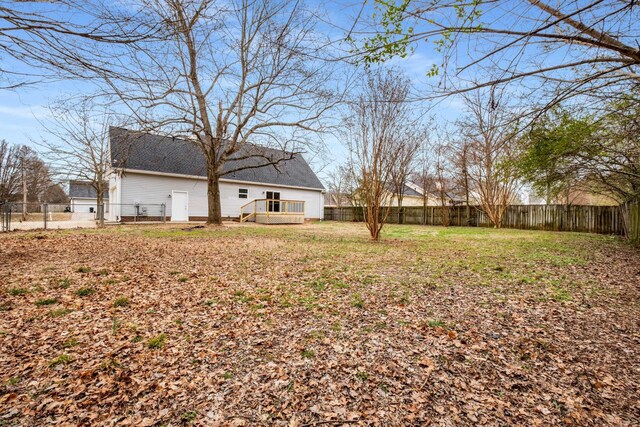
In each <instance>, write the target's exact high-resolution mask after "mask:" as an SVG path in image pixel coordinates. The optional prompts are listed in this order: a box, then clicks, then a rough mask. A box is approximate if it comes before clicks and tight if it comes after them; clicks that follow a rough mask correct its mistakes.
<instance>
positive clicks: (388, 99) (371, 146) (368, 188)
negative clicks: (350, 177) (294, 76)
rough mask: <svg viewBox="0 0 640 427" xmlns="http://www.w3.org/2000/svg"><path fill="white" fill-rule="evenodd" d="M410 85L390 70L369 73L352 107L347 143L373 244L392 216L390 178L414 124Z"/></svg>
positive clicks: (347, 121) (346, 136)
mask: <svg viewBox="0 0 640 427" xmlns="http://www.w3.org/2000/svg"><path fill="white" fill-rule="evenodd" d="M408 93H409V81H408V80H407V79H406V78H404V77H402V76H401V75H399V74H397V73H396V72H393V71H391V70H383V69H380V70H369V71H367V74H366V76H365V79H364V83H363V87H362V91H361V93H360V94H359V95H358V96H357V97H356V99H355V100H354V101H353V102H351V104H350V114H349V117H348V118H347V119H346V123H345V130H346V135H345V139H346V140H347V142H348V145H349V151H350V154H351V157H350V162H351V167H352V169H353V171H354V174H355V175H356V176H357V177H358V180H359V189H360V195H361V197H362V201H363V205H364V211H365V223H366V226H367V229H368V230H369V233H370V235H371V239H372V240H376V241H377V240H379V239H380V230H381V229H382V227H383V226H384V223H385V221H386V219H387V216H388V215H389V210H390V205H391V203H390V202H391V200H390V199H391V197H390V195H392V194H391V191H389V187H390V185H391V178H392V173H393V171H394V168H396V165H397V162H398V159H399V155H400V154H399V152H400V151H401V150H400V148H401V147H400V145H401V141H403V139H402V138H398V136H399V135H403V134H404V132H405V131H406V129H407V124H408V123H411V122H412V120H411V114H410V108H411V107H410V106H409V104H407V103H406V102H405V101H406V99H407V95H408Z"/></svg>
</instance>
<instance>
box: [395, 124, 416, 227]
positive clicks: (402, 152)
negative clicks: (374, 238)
mask: <svg viewBox="0 0 640 427" xmlns="http://www.w3.org/2000/svg"><path fill="white" fill-rule="evenodd" d="M416 129H419V128H418V126H412V125H409V126H406V127H405V129H404V130H403V132H402V133H400V134H399V135H398V136H397V137H396V142H395V144H396V146H397V149H398V153H397V159H396V162H395V165H394V167H393V169H392V170H391V186H392V191H393V193H394V196H395V199H396V201H397V207H398V224H401V223H402V199H403V198H404V193H405V188H406V186H407V181H408V180H409V177H410V176H411V174H413V172H414V169H415V167H416V153H417V152H418V149H419V148H420V145H421V143H422V139H423V135H422V132H420V131H419V130H416Z"/></svg>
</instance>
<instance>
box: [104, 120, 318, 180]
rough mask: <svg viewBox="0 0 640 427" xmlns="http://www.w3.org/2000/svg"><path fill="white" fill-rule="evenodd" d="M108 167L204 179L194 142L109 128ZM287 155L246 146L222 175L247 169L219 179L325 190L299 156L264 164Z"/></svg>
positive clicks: (201, 159)
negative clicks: (109, 158)
mask: <svg viewBox="0 0 640 427" xmlns="http://www.w3.org/2000/svg"><path fill="white" fill-rule="evenodd" d="M109 134H110V143H111V164H112V166H113V167H116V168H124V169H132V170H143V171H150V172H161V173H172V174H178V175H192V176H202V177H206V176H207V165H206V161H205V157H204V154H203V153H202V150H201V149H200V147H198V146H197V145H196V144H195V143H194V142H192V141H189V140H186V139H182V138H173V137H167V136H161V135H156V134H151V133H144V132H135V131H131V130H128V129H123V128H117V127H111V128H110V130H109ZM288 154H290V153H287V152H283V151H280V150H275V149H272V148H266V147H261V146H258V145H245V146H244V149H243V150H241V151H239V152H238V153H236V154H235V157H236V159H238V158H240V157H242V158H243V159H241V160H233V158H232V159H230V160H228V161H227V162H226V163H225V164H224V167H223V173H224V172H225V171H226V172H229V171H232V170H234V169H237V168H246V169H243V170H240V171H237V172H233V173H229V174H226V175H224V176H223V177H222V178H226V179H234V180H238V181H250V182H259V183H264V184H274V185H284V186H295V187H307V188H314V189H318V190H324V187H323V185H322V183H321V182H320V180H319V179H318V177H317V176H316V174H315V173H313V171H312V170H311V168H310V167H309V164H308V163H307V162H306V160H305V159H304V158H303V157H302V155H300V154H294V155H293V158H292V159H290V160H285V161H282V162H280V163H279V164H278V165H276V166H274V165H264V163H265V162H267V160H265V157H266V158H267V159H270V160H269V161H276V160H278V159H281V158H283V157H284V156H285V155H288Z"/></svg>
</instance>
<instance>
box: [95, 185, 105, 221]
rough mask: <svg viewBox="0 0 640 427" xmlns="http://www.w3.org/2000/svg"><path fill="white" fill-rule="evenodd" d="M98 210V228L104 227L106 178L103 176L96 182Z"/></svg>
mask: <svg viewBox="0 0 640 427" xmlns="http://www.w3.org/2000/svg"><path fill="white" fill-rule="evenodd" d="M95 187H96V191H97V194H96V205H97V206H96V208H97V209H98V227H100V228H102V227H104V178H103V177H102V175H99V176H98V181H97V182H96V186H95Z"/></svg>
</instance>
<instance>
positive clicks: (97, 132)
mask: <svg viewBox="0 0 640 427" xmlns="http://www.w3.org/2000/svg"><path fill="white" fill-rule="evenodd" d="M49 108H50V110H51V113H52V114H51V117H53V119H52V120H51V123H46V122H41V125H42V126H43V127H44V129H45V131H46V133H47V134H48V138H46V139H45V140H44V141H42V142H40V143H39V145H40V146H41V147H43V149H44V150H45V152H44V156H45V158H47V159H48V160H49V162H50V163H51V165H52V166H53V167H54V168H55V170H56V171H57V173H58V174H59V175H62V176H63V177H64V178H66V179H80V180H83V181H87V182H89V183H91V187H93V189H94V190H95V191H96V204H97V208H98V220H99V224H100V226H102V225H104V194H105V192H106V191H107V179H108V177H107V173H108V171H109V160H110V155H109V125H110V124H113V123H112V121H113V116H112V114H111V113H109V112H108V111H105V110H103V109H99V108H98V107H96V106H95V105H94V104H93V103H92V102H91V101H88V100H86V99H85V100H81V101H79V102H60V103H58V104H57V105H53V106H51V107H49Z"/></svg>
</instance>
